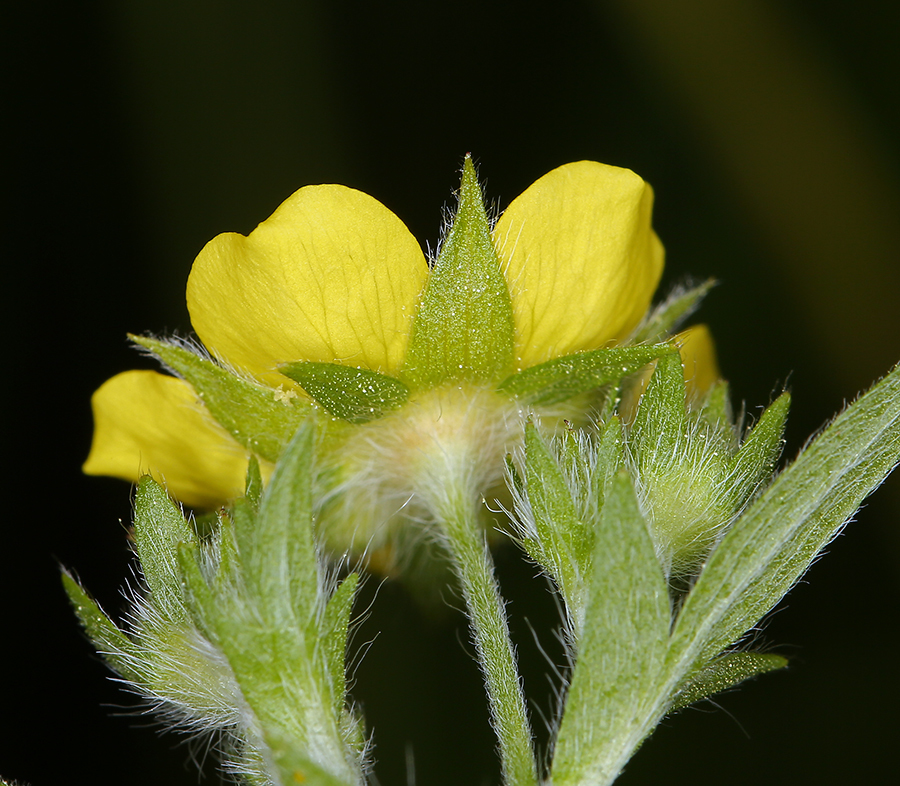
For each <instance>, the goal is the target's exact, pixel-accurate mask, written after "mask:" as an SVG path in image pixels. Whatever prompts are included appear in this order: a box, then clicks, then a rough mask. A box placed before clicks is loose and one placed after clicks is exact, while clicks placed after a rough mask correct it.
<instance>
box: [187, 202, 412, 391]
mask: <svg viewBox="0 0 900 786" xmlns="http://www.w3.org/2000/svg"><path fill="white" fill-rule="evenodd" d="M427 272H428V265H427V263H426V262H425V257H424V255H423V254H422V250H421V248H420V247H419V244H418V242H417V241H416V239H415V238H414V237H413V236H412V235H411V234H410V232H409V230H408V229H407V228H406V226H405V225H404V224H403V222H402V221H400V219H399V218H397V217H396V216H395V215H394V214H393V213H392V212H391V211H390V210H388V209H387V208H386V207H385V206H384V205H382V204H381V203H380V202H378V201H377V200H375V199H373V198H372V197H370V196H367V195H366V194H363V193H362V192H360V191H355V190H353V189H351V188H346V187H344V186H334V185H326V186H308V187H306V188H301V189H300V190H299V191H297V192H296V193H295V194H294V195H293V196H291V197H290V198H289V199H288V200H287V201H286V202H284V203H283V204H282V205H281V206H280V207H279V208H278V209H277V210H276V211H275V213H274V214H273V215H272V217H271V218H269V219H268V220H267V221H264V222H263V223H262V224H260V225H259V226H258V227H257V228H256V229H255V230H254V231H253V232H252V233H251V234H250V235H249V236H248V237H244V236H243V235H238V234H234V233H231V234H225V235H219V236H218V237H216V238H214V239H213V240H212V241H211V242H210V243H208V244H207V245H206V247H205V248H204V249H203V250H202V251H201V252H200V255H199V256H198V257H197V260H196V261H195V262H194V267H193V269H192V270H191V275H190V278H189V279H188V286H187V302H188V310H189V311H190V314H191V322H192V323H193V326H194V329H195V330H196V331H197V334H198V335H199V336H200V339H201V340H202V341H203V343H204V344H205V345H206V346H207V347H208V348H209V349H210V350H211V351H212V352H213V353H214V354H215V355H216V356H217V357H219V358H220V359H222V360H225V361H227V362H228V363H229V364H231V365H233V366H236V367H238V368H241V369H244V370H246V371H248V372H250V373H251V374H253V375H255V376H256V377H258V378H260V379H262V380H265V381H268V382H270V383H271V384H273V385H278V384H279V383H283V382H285V378H284V377H282V376H281V375H279V374H276V373H274V369H275V368H276V366H278V364H280V363H287V362H290V361H295V360H313V361H320V362H332V361H335V360H337V361H341V362H344V363H347V364H350V365H354V366H362V367H365V368H369V369H372V370H374V371H380V372H386V373H394V372H396V371H397V370H398V369H399V367H400V365H401V363H402V362H403V357H404V355H405V352H406V346H407V341H408V337H409V330H410V324H411V320H412V317H413V314H414V312H415V307H416V304H417V302H418V299H419V296H420V295H421V292H422V289H423V287H424V283H425V277H426V275H427Z"/></svg>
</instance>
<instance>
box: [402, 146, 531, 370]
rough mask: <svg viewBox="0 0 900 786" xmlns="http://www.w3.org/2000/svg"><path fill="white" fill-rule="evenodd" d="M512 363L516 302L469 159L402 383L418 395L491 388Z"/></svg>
mask: <svg viewBox="0 0 900 786" xmlns="http://www.w3.org/2000/svg"><path fill="white" fill-rule="evenodd" d="M512 363H513V313H512V301H511V300H510V296H509V290H508V288H507V286H506V279H505V278H504V277H503V273H502V271H501V265H500V260H499V258H498V257H497V252H496V251H495V250H494V245H493V242H492V240H491V226H490V222H489V221H488V217H487V213H486V212H485V209H484V201H483V198H482V194H481V187H480V186H479V185H478V178H477V176H476V174H475V167H474V166H473V165H472V159H471V158H470V157H469V156H466V160H465V163H464V165H463V174H462V185H461V187H460V191H459V207H458V208H457V210H456V215H455V216H454V217H453V222H452V224H451V226H450V229H449V231H448V233H447V236H446V237H445V238H444V241H443V243H442V244H441V248H440V251H439V253H438V257H437V261H436V262H435V266H434V269H433V270H432V271H431V275H430V276H429V277H428V283H427V285H426V287H425V292H424V294H423V296H422V301H421V303H420V304H419V307H418V309H417V311H416V316H415V319H414V320H413V324H412V332H411V335H410V342H409V350H408V352H407V356H406V363H405V366H404V369H403V377H404V379H406V380H408V381H409V382H410V384H411V385H413V386H414V387H432V386H435V385H439V384H441V383H442V382H445V381H448V380H455V379H465V380H468V381H476V380H485V381H493V380H497V379H499V378H501V376H502V375H503V374H505V373H507V372H508V371H509V369H510V368H511V367H512Z"/></svg>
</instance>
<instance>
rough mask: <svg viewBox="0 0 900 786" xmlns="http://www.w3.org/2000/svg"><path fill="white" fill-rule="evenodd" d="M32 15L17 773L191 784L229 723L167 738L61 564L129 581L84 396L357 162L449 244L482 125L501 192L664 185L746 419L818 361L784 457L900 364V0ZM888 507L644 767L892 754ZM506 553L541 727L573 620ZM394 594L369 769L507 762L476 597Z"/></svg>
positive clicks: (20, 115)
mask: <svg viewBox="0 0 900 786" xmlns="http://www.w3.org/2000/svg"><path fill="white" fill-rule="evenodd" d="M8 22H9V26H8V28H7V34H8V44H7V46H6V47H5V54H6V56H7V58H8V60H7V64H6V69H5V75H6V76H5V80H4V81H5V87H6V93H7V99H6V100H5V101H4V107H5V109H6V121H5V122H4V126H5V127H6V128H7V129H8V130H12V131H13V132H14V134H15V136H14V139H13V141H12V142H11V143H8V146H7V149H6V151H5V155H4V156H3V158H4V167H5V176H4V182H5V185H6V187H7V192H8V194H9V197H10V198H9V199H8V206H7V208H6V210H5V211H4V215H5V216H6V218H7V220H8V222H9V226H8V228H7V231H6V232H5V233H4V249H5V252H6V254H5V255H6V257H7V259H8V262H7V264H6V265H5V267H4V271H5V274H4V277H5V279H6V285H5V287H4V291H6V293H7V294H6V296H5V300H6V305H5V307H4V309H3V313H4V318H5V320H6V321H7V324H6V325H5V335H6V336H7V340H6V352H7V354H8V353H9V352H10V351H11V352H12V361H11V363H10V365H9V368H10V370H9V371H8V372H7V375H6V378H5V379H6V382H5V385H4V387H5V389H6V394H7V402H8V403H7V405H6V407H5V415H6V417H5V418H4V424H5V425H4V433H5V435H6V436H5V444H6V445H7V449H6V451H5V453H6V461H7V464H8V469H7V472H6V473H5V475H4V477H6V478H7V482H6V485H5V499H6V504H5V508H6V510H7V514H6V516H5V521H4V523H3V529H2V532H0V538H2V540H0V543H2V545H0V560H2V565H0V576H2V580H3V582H2V586H3V592H4V603H3V609H4V618H5V624H4V627H3V634H2V636H3V638H2V645H0V649H2V657H3V665H2V671H0V717H2V718H3V722H4V727H5V733H4V734H3V735H0V773H3V774H4V775H5V776H6V777H8V778H18V779H21V780H23V781H28V782H31V783H33V784H35V786H38V784H53V783H71V782H78V783H90V784H97V786H100V785H101V784H120V783H128V784H133V785H134V786H138V785H139V784H160V783H167V784H180V783H184V784H190V783H196V782H197V775H196V774H195V772H194V768H193V766H192V765H191V763H190V759H191V757H196V758H199V759H203V758H204V757H205V756H206V753H207V751H208V748H209V744H208V743H207V742H204V741H199V742H196V743H195V744H190V743H186V742H185V741H184V740H183V738H179V737H177V736H174V735H171V734H166V735H163V736H161V737H160V736H159V735H158V730H157V728H156V727H155V726H154V724H153V722H152V721H151V720H150V719H149V718H148V717H146V716H141V715H139V714H136V711H135V708H136V702H135V700H134V699H133V698H132V697H129V696H128V695H126V694H123V693H122V692H121V691H119V690H118V689H117V688H116V686H115V685H114V684H113V683H111V682H110V681H108V680H107V673H106V671H105V670H104V667H103V666H102V664H101V663H100V662H99V661H98V659H97V658H96V657H94V656H93V655H92V654H91V651H90V648H89V647H88V645H87V644H86V642H85V641H84V639H83V637H82V636H81V634H80V632H79V630H78V627H77V625H76V623H75V621H74V617H73V616H72V614H71V613H70V612H69V610H68V608H67V605H66V601H65V598H64V596H63V593H62V590H61V588H60V585H59V579H58V564H60V563H61V564H64V565H67V566H70V567H72V568H74V569H76V570H77V571H78V573H79V574H80V576H81V577H82V579H83V580H84V581H85V583H86V584H87V586H88V587H89V588H90V589H91V590H92V591H93V592H94V593H95V594H96V595H97V597H98V598H99V599H100V600H101V602H102V603H103V604H104V605H105V606H106V607H107V608H108V609H110V610H117V609H120V608H121V605H122V604H121V598H120V596H119V594H118V587H119V586H120V585H121V583H122V579H123V578H124V577H125V576H126V575H127V574H128V572H129V556H128V551H127V544H126V537H125V529H124V527H125V524H127V521H128V519H129V516H130V504H131V503H130V497H129V489H128V487H127V485H126V484H123V483H121V482H118V481H113V480H107V479H98V478H86V477H83V476H82V475H81V474H80V470H79V467H80V463H81V461H82V460H83V459H84V457H85V456H86V453H87V449H88V446H89V441H90V434H91V419H90V411H89V405H88V399H89V396H90V393H91V392H92V391H93V390H94V389H95V388H96V387H97V386H98V385H99V384H100V383H101V382H103V381H104V380H105V379H106V378H107V377H109V376H111V375H113V374H114V373H116V372H118V371H121V370H124V369H127V368H131V367H135V366H141V365H146V361H144V360H142V359H141V358H139V357H138V356H137V355H136V354H135V353H134V352H132V351H131V350H129V349H128V348H127V346H126V343H125V339H124V337H125V333H126V331H134V332H142V331H145V330H152V331H156V332H167V331H181V332H187V331H189V329H190V325H189V321H188V317H187V311H186V309H185V306H184V284H185V281H186V279H187V275H188V271H189V269H190V265H191V262H192V260H193V257H194V256H195V254H196V253H197V251H198V250H199V249H200V248H201V246H202V245H203V244H204V243H205V242H206V241H207V240H209V239H210V238H212V237H213V236H214V235H215V234H217V233H219V232H222V231H226V230H236V231H240V232H244V233H246V232H249V231H250V230H252V229H253V227H254V226H255V225H256V224H257V223H258V222H260V221H262V220H263V219H265V218H266V217H267V216H268V215H269V214H270V213H271V212H272V210H273V209H274V208H275V207H276V206H277V205H278V204H279V203H280V202H281V201H282V200H283V199H284V198H285V197H287V196H288V195H289V194H290V193H291V192H293V191H294V190H296V189H297V188H299V187H300V186H302V185H305V184H308V183H318V182H338V183H344V184H347V185H351V186H354V187H357V188H360V189H362V190H364V191H366V192H368V193H370V194H372V195H373V196H375V197H377V198H378V199H380V200H381V201H383V202H384V203H385V204H386V205H387V206H388V207H390V208H391V209H392V210H394V211H395V212H396V213H397V214H398V215H399V216H400V217H401V218H402V219H403V220H404V221H405V222H406V223H407V225H408V226H409V227H410V229H411V230H412V231H413V233H414V234H415V235H416V237H418V238H419V239H420V240H421V241H422V243H423V244H425V243H429V244H430V245H431V246H432V247H434V245H435V243H436V241H437V239H438V233H439V228H440V224H441V216H442V212H441V211H442V208H443V207H444V206H446V205H448V204H450V203H451V192H452V190H453V189H454V188H455V186H456V184H457V177H458V169H459V166H460V163H461V161H462V156H463V155H464V154H465V153H466V152H467V151H471V152H472V153H473V155H474V157H475V159H476V161H477V162H478V163H479V165H480V174H481V177H482V178H483V180H484V181H485V182H486V187H487V194H488V196H489V198H490V199H492V200H495V201H496V202H497V203H498V204H499V205H500V206H505V205H506V204H508V203H509V201H510V199H511V198H513V197H514V196H515V195H517V194H518V193H520V192H521V191H522V190H523V189H524V188H525V187H527V185H528V184H529V183H531V182H532V181H534V180H535V179H536V178H537V177H539V176H540V175H542V174H544V173H545V172H546V171H548V170H549V169H551V168H553V167H555V166H557V165H559V164H562V163H565V162H568V161H573V160H577V159H581V158H590V159H596V160H600V161H604V162H606V163H610V164H616V165H620V166H627V167H629V168H632V169H634V170H635V171H637V172H638V173H639V174H641V175H642V176H643V177H645V178H646V179H647V180H649V181H650V182H651V183H652V184H653V186H654V188H655V190H656V196H657V202H656V213H655V223H656V227H657V230H658V232H659V234H660V235H661V237H662V239H663V242H664V243H665V244H666V247H667V252H668V262H667V270H666V274H665V279H664V286H663V289H662V290H661V291H662V292H665V290H666V289H668V288H669V287H671V286H672V285H673V284H674V283H677V282H680V281H683V280H685V278H686V277H688V276H692V277H694V278H695V279H701V278H704V277H707V276H715V277H717V278H718V279H719V280H720V281H721V286H720V287H718V288H717V289H716V290H714V292H713V293H712V294H711V295H710V297H709V299H708V301H707V302H706V304H705V305H704V308H703V310H702V312H701V315H700V318H702V319H703V320H704V321H706V322H708V323H709V324H710V325H711V326H712V329H713V331H714V333H715V335H716V337H717V341H718V346H719V351H720V361H721V367H722V370H723V373H724V375H725V376H726V377H727V378H728V379H730V380H731V382H732V385H733V391H734V395H735V398H736V400H737V401H738V402H740V401H745V402H747V407H748V411H749V412H751V413H755V412H758V407H759V406H760V405H763V404H766V403H768V402H769V401H770V399H771V398H772V396H773V395H774V394H776V393H777V392H779V391H780V390H781V389H782V387H783V386H785V385H788V386H789V387H790V388H791V389H792V390H793V393H794V402H795V413H794V414H793V416H792V419H791V421H790V423H789V430H788V448H787V454H788V455H793V454H795V453H796V451H797V450H798V449H799V447H800V445H801V444H802V442H803V440H804V439H805V438H806V437H807V436H808V435H809V434H810V433H812V432H813V431H814V430H815V429H817V428H818V427H819V426H820V425H821V424H822V423H823V422H824V421H825V420H826V419H827V418H828V417H830V416H831V415H832V414H833V413H834V412H835V411H836V410H838V409H839V408H840V407H841V406H842V404H843V402H844V401H846V400H848V399H851V398H852V397H853V396H854V395H855V393H856V392H857V391H858V390H860V389H861V388H863V387H865V386H867V385H868V384H869V383H870V382H871V381H872V380H874V379H875V378H876V377H878V376H879V375H881V374H883V373H884V372H886V371H887V370H888V369H889V368H890V366H891V365H892V364H893V363H894V362H896V361H897V360H900V317H898V302H900V266H898V261H900V260H898V245H897V243H898V229H900V218H898V217H900V160H898V151H900V144H898V142H900V95H898V90H897V83H898V76H900V54H898V52H900V49H898V48H897V46H896V39H897V34H898V32H900V5H898V4H896V3H887V2H879V0H859V2H857V3H855V4H853V5H852V7H851V6H850V5H849V4H847V3H843V2H837V0H817V1H816V2H814V1H813V0H781V1H780V2H775V0H771V1H768V2H767V1H765V0H756V1H753V0H682V2H650V0H613V1H612V2H600V1H599V0H593V1H591V0H583V1H582V2H573V1H572V0H560V2H556V3H553V4H551V3H546V2H533V1H531V0H522V2H518V3H505V2H474V0H459V1H458V2H455V3H425V2H414V1H413V0H403V1H400V2H390V1H385V2H380V3H371V2H348V1H347V0H331V2H327V1H326V0H317V1H315V2H313V1H310V2H302V1H298V0H294V2H291V1H290V0H255V1H254V2H252V3H250V2H236V1H235V0H219V2H213V1H212V0H181V2H171V1H169V0H153V1H152V2H151V0H117V1H115V2H114V1H113V0H107V2H96V1H95V2H89V1H88V2H76V3H63V2H56V3H41V2H34V3H27V4H26V3H19V4H17V5H16V7H15V8H12V7H11V8H10V9H9V15H8ZM23 486H24V488H23ZM898 512H900V478H893V479H891V480H890V481H889V482H888V483H887V484H886V485H885V487H884V488H883V489H882V490H880V491H879V492H878V494H877V495H876V496H875V497H874V498H873V499H872V500H871V501H870V502H869V503H868V504H867V506H866V508H865V509H864V510H863V511H862V513H860V514H859V516H858V519H859V520H858V521H857V522H856V523H855V524H853V525H852V526H851V527H850V528H849V530H848V531H847V533H846V534H845V535H844V536H842V537H841V538H839V539H838V540H837V541H836V542H835V543H834V544H832V546H831V547H830V548H829V552H830V553H829V554H828V555H827V557H826V558H825V559H823V560H821V561H820V562H819V563H818V564H817V565H816V566H815V567H814V568H813V570H812V571H811V573H810V574H809V577H808V582H804V583H803V584H802V585H801V586H799V587H798V588H797V589H796V590H795V592H794V593H793V594H792V595H791V596H790V598H789V601H788V602H787V603H785V604H784V605H783V608H782V610H781V611H780V613H778V614H776V615H774V616H772V617H771V619H770V620H769V621H768V622H767V624H766V625H765V626H764V627H763V629H762V631H761V632H760V634H759V640H760V642H761V643H762V644H765V645H774V646H775V649H776V651H778V652H781V653H783V654H785V655H788V656H789V657H790V658H791V667H790V668H789V669H788V670H787V671H786V672H784V673H780V674H776V675H771V676H768V677H765V678H763V679H761V680H759V681H757V682H756V683H753V684H751V685H748V686H746V687H745V688H744V689H742V690H741V691H739V692H737V693H733V694H729V695H725V696H722V697H719V698H718V699H717V700H716V702H715V703H714V704H710V703H707V704H706V705H703V706H701V707H700V708H698V709H693V710H689V711H686V712H684V713H682V714H681V715H679V716H677V717H674V718H672V719H669V720H668V721H666V722H665V724H664V726H663V727H662V728H661V729H660V730H659V731H658V732H657V734H656V735H655V736H654V737H653V738H651V740H650V741H649V742H647V743H646V744H645V746H644V748H643V749H642V750H641V751H640V752H639V753H638V755H637V756H636V757H635V759H634V760H633V762H632V763H631V765H630V766H629V767H628V769H627V770H626V773H625V775H624V776H623V777H622V778H621V781H620V782H621V783H622V784H623V785H624V786H640V784H651V783H659V782H661V781H665V782H666V783H668V784H670V785H671V786H675V785H676V784H688V783H691V784H693V783H697V782H701V783H727V784H756V783H760V782H766V783H769V784H772V785H773V786H779V785H780V784H795V783H816V784H845V783H849V782H855V783H874V782H882V781H883V780H884V779H885V776H886V775H887V773H889V772H892V770H893V769H894V768H895V765H894V762H895V759H896V752H895V746H896V729H897V724H896V720H895V716H896V707H897V704H898V700H900V677H898V670H897V668H896V663H897V658H898V655H897V653H898V649H900V646H898V645H900V634H898V632H897V622H898V611H900V603H898V601H900V590H898V579H900V521H898ZM498 565H499V568H500V571H501V576H502V580H503V582H504V586H505V588H506V591H507V592H508V594H509V596H510V597H511V598H512V599H513V600H512V604H511V607H510V611H511V614H512V618H513V628H514V634H515V636H516V638H517V641H518V643H519V646H520V650H521V656H522V660H523V671H524V674H525V680H526V688H527V690H528V692H529V695H530V696H531V697H532V699H533V701H534V703H535V705H534V706H535V711H536V722H535V725H536V726H537V727H539V728H540V727H541V726H542V722H541V721H540V719H539V713H540V712H541V711H546V708H547V707H548V706H549V703H550V701H551V696H552V692H553V689H554V686H553V683H552V681H549V680H548V679H547V678H546V677H545V676H544V675H545V674H546V673H547V672H548V671H549V669H548V668H547V667H546V665H545V664H544V662H543V660H542V657H543V656H542V655H541V649H544V650H546V652H547V653H548V656H549V657H551V658H552V659H554V660H555V661H558V660H559V648H558V646H557V645H556V644H555V643H554V640H553V636H552V635H550V634H548V633H546V632H541V633H540V634H539V635H538V637H537V638H538V641H539V643H536V642H535V638H534V637H533V636H532V633H531V629H532V628H534V629H536V630H538V631H544V629H545V628H546V626H547V625H548V624H549V623H550V621H552V620H553V619H554V615H555V614H556V610H555V609H554V607H553V603H552V601H551V600H550V596H549V594H548V593H547V592H546V588H545V586H544V585H542V584H541V583H540V582H538V581H535V580H534V579H533V577H532V574H533V571H532V569H531V568H529V567H527V566H522V565H521V563H520V562H519V561H518V559H517V557H516V555H515V553H514V552H512V551H505V552H502V553H500V554H498ZM376 594H377V598H376V599H375V600H374V603H372V604H371V607H370V609H369V612H368V618H367V620H366V621H365V623H364V624H363V625H362V627H361V629H360V630H359V631H358V633H357V634H356V638H355V642H356V644H357V645H359V646H360V647H361V648H365V647H366V646H367V645H368V644H369V643H371V646H369V647H368V652H367V654H366V655H365V657H364V658H362V660H361V665H359V667H358V669H357V672H356V681H355V687H354V695H355V696H356V698H357V700H358V701H359V702H360V703H361V704H362V705H363V706H364V708H365V710H366V713H367V717H368V718H369V720H370V721H371V722H372V725H373V726H374V730H375V731H374V739H375V743H376V748H375V757H376V759H377V762H378V764H377V767H376V774H377V776H378V779H379V782H380V783H381V784H382V785H383V786H392V785H393V784H406V783H412V782H413V776H412V774H411V773H413V772H414V781H415V783H417V784H421V786H429V785H430V784H451V783H453V784H459V783H470V784H481V783H484V784H491V783H496V782H497V771H496V765H495V763H494V762H493V756H492V746H493V741H492V738H491V736H490V732H489V730H488V727H487V715H486V711H485V708H484V703H483V698H482V696H481V687H480V679H479V677H478V674H477V670H476V669H475V667H474V665H473V664H472V662H471V651H470V650H471V648H470V647H469V645H468V643H467V634H466V632H465V627H464V625H463V624H462V622H461V620H460V619H459V618H457V617H456V616H454V615H453V614H451V613H448V615H447V616H446V618H445V619H443V620H440V621H432V620H428V619H424V618H423V617H422V616H421V615H420V614H419V613H418V611H417V610H416V608H415V606H414V604H413V603H412V602H411V600H410V599H409V598H408V597H407V596H406V595H405V594H404V592H403V591H402V589H400V588H399V587H396V586H394V585H392V584H384V585H381V586H380V587H379V584H378V582H377V581H375V580H372V581H370V582H369V583H368V585H367V587H366V596H365V597H364V599H363V602H364V603H365V602H368V601H369V600H371V598H372V596H374V595H376ZM377 631H381V632H380V633H377ZM376 633H377V635H376ZM207 769H208V770H209V769H210V768H208V767H207ZM206 782H207V783H217V782H218V779H217V776H214V775H210V776H209V777H208V778H207V780H206Z"/></svg>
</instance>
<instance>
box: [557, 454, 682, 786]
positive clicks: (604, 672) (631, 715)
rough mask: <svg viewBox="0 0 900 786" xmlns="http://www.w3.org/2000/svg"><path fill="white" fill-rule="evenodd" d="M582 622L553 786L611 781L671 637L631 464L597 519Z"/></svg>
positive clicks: (637, 734) (649, 701)
mask: <svg viewBox="0 0 900 786" xmlns="http://www.w3.org/2000/svg"><path fill="white" fill-rule="evenodd" d="M594 538H595V542H594V549H593V555H592V563H593V564H592V567H591V571H590V574H589V588H588V591H587V603H586V608H585V609H584V627H583V630H582V632H581V635H580V636H578V637H577V639H576V642H575V648H576V660H575V666H574V670H573V672H572V683H571V686H570V687H569V692H568V695H567V697H566V703H565V709H564V712H563V718H562V724H561V726H560V729H559V736H558V738H557V740H556V747H555V754H554V760H553V783H554V784H555V785H556V786H575V784H593V783H610V782H611V781H612V779H613V778H614V777H615V776H616V775H617V774H618V771H619V769H620V768H621V766H622V764H623V763H624V762H623V761H622V755H623V753H624V754H626V755H627V754H629V753H630V752H631V751H632V750H633V749H634V748H635V747H636V746H637V745H638V744H639V743H640V741H641V740H642V739H643V737H644V736H645V734H646V729H645V725H646V715H647V713H648V707H651V706H652V705H653V703H654V702H655V701H656V695H655V689H656V686H657V683H658V681H659V678H660V673H661V669H662V666H663V663H664V659H665V652H666V645H667V643H668V637H669V624H670V620H671V612H670V607H669V593H668V588H667V586H666V581H665V579H664V577H663V574H662V570H661V568H660V565H659V562H658V561H657V558H656V552H655V550H654V547H653V543H652V541H651V540H650V535H649V533H648V531H647V523H646V522H645V520H644V517H643V516H642V515H641V512H640V509H639V508H638V503H637V498H636V497H635V493H634V487H633V485H632V482H631V478H630V476H629V475H628V472H627V471H626V470H621V471H620V472H619V473H618V474H617V475H616V477H615V479H614V480H613V481H612V483H611V484H610V488H609V492H608V494H607V498H606V503H605V504H604V506H603V510H602V511H601V513H600V517H599V520H598V521H597V523H596V526H595V535H594Z"/></svg>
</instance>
